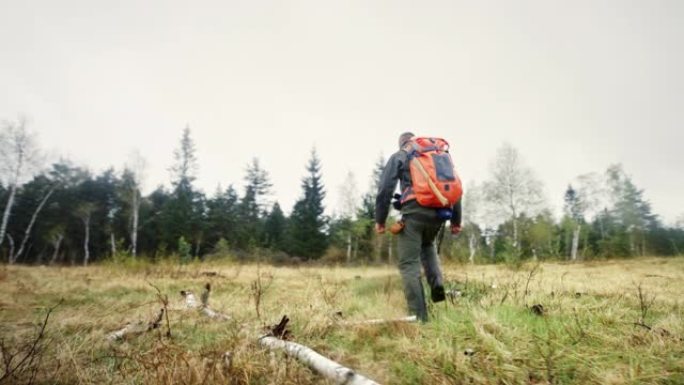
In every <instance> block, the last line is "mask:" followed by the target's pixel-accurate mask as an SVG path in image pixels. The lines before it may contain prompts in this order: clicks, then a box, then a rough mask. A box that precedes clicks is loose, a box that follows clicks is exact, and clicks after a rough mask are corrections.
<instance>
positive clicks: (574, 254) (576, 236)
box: [570, 224, 582, 261]
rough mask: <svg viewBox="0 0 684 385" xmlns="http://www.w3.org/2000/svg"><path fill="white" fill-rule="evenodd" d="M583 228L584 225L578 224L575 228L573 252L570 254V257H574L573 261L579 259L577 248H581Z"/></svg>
mask: <svg viewBox="0 0 684 385" xmlns="http://www.w3.org/2000/svg"><path fill="white" fill-rule="evenodd" d="M581 230H582V225H580V224H577V227H576V228H575V231H574V232H573V234H572V253H571V255H570V259H572V260H573V261H576V260H577V249H578V248H579V238H580V231H581Z"/></svg>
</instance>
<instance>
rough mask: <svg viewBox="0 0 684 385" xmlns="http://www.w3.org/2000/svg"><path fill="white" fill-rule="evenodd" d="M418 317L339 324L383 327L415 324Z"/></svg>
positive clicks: (343, 322)
mask: <svg viewBox="0 0 684 385" xmlns="http://www.w3.org/2000/svg"><path fill="white" fill-rule="evenodd" d="M417 321H418V317H416V316H414V315H412V316H408V317H402V318H390V319H371V320H365V321H342V322H338V324H339V325H342V326H359V325H383V324H393V323H413V322H417Z"/></svg>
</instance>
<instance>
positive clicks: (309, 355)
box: [259, 316, 378, 385]
mask: <svg viewBox="0 0 684 385" xmlns="http://www.w3.org/2000/svg"><path fill="white" fill-rule="evenodd" d="M288 321H289V319H288V318H287V316H285V317H283V320H282V321H281V322H280V324H279V325H277V326H276V327H275V328H274V329H273V331H272V333H271V334H267V335H265V336H263V337H261V338H259V344H260V345H261V346H263V347H266V348H268V349H269V350H282V351H284V352H285V354H287V355H288V356H290V357H294V358H296V359H297V360H299V361H300V362H302V363H304V364H305V365H307V366H308V367H310V368H311V369H313V370H314V371H316V372H317V373H318V374H320V375H322V376H323V377H325V378H327V379H329V380H332V381H334V382H335V383H336V384H340V385H378V383H377V382H375V381H373V380H371V379H368V378H366V377H364V376H363V375H361V374H358V373H356V372H355V371H353V370H352V369H349V368H347V367H345V366H342V365H340V364H338V363H337V362H335V361H333V360H331V359H329V358H327V357H325V356H323V355H321V354H320V353H318V352H316V351H315V350H313V349H311V348H309V347H307V346H304V345H301V344H298V343H296V342H291V341H285V340H282V339H280V338H278V337H276V336H288V335H289V332H288V331H287V330H285V326H286V324H287V322H288Z"/></svg>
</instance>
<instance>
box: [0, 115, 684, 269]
mask: <svg viewBox="0 0 684 385" xmlns="http://www.w3.org/2000/svg"><path fill="white" fill-rule="evenodd" d="M40 150H41V149H40V148H39V146H38V144H37V141H36V137H35V136H34V135H33V134H31V132H30V130H28V129H27V127H26V122H25V120H22V119H18V120H17V121H6V122H4V123H3V125H2V127H1V131H0V157H2V159H1V161H2V169H1V170H0V173H1V176H2V183H1V184H0V202H1V204H2V206H0V207H2V210H3V211H2V214H3V215H2V222H1V223H0V255H1V256H2V258H3V260H4V261H5V262H8V263H26V264H88V263H89V262H94V261H102V260H107V259H114V260H122V259H150V260H160V259H165V258H178V259H179V260H180V261H190V260H193V259H200V260H202V259H206V258H224V257H230V258H234V259H237V260H252V259H255V258H260V259H261V260H267V261H270V262H274V263H287V262H294V261H309V260H322V261H327V262H347V263H365V262H392V261H393V260H395V259H396V256H395V253H396V251H395V250H396V248H395V247H396V245H395V244H396V240H395V239H394V236H393V235H391V234H384V235H376V234H375V233H374V231H373V211H374V205H375V191H376V189H377V181H378V179H379V177H380V174H381V173H382V169H383V166H384V159H382V157H380V158H379V159H378V161H377V162H376V164H375V165H369V167H373V176H372V180H371V181H370V183H369V185H368V188H367V189H366V191H365V192H364V193H359V192H358V191H357V187H356V182H355V180H354V176H353V174H351V173H350V174H349V175H348V176H347V178H346V180H345V181H344V183H343V185H342V186H340V187H339V188H340V189H341V195H342V198H343V199H342V202H341V203H340V204H339V205H338V206H339V208H338V210H337V211H336V214H335V215H333V216H326V215H325V206H324V205H325V204H326V201H325V198H326V187H325V186H324V185H323V181H322V165H321V161H320V159H319V157H318V155H317V153H316V151H315V150H312V152H311V157H310V159H309V161H308V162H307V164H306V165H303V167H302V175H303V176H302V179H301V194H300V197H299V199H298V200H297V201H296V203H295V204H294V206H293V208H292V211H291V213H290V214H289V215H286V214H285V213H284V212H283V210H282V209H281V206H280V204H279V203H278V201H277V200H276V199H274V198H273V197H274V196H275V194H274V191H273V186H272V184H271V182H270V179H269V174H268V172H267V170H265V169H263V168H262V167H261V165H260V163H259V161H258V159H257V158H254V159H253V160H252V161H251V162H250V163H248V165H247V167H246V169H245V175H244V181H243V182H244V183H243V185H244V187H243V188H242V189H240V190H239V191H238V190H237V189H236V188H234V187H233V185H228V187H226V188H219V189H217V191H215V192H214V193H213V194H211V195H207V194H205V193H204V192H202V191H200V190H199V189H197V188H196V187H195V185H194V182H195V177H196V174H197V171H198V164H197V159H196V156H195V145H194V143H193V140H192V137H191V132H190V130H189V128H186V129H185V130H184V131H183V134H182V137H181V139H180V141H179V144H178V147H177V149H176V151H175V152H174V161H173V165H172V167H171V170H172V180H171V187H170V188H166V187H163V186H160V187H158V188H156V189H155V190H154V191H153V192H151V193H150V194H148V195H144V196H143V195H142V193H141V185H142V178H143V175H144V168H145V167H144V164H145V162H144V159H143V157H142V156H140V155H134V156H131V159H130V160H129V162H128V163H127V165H126V166H125V167H124V168H123V170H122V171H120V172H117V171H116V170H115V169H113V168H111V169H108V170H105V171H103V172H101V173H99V174H93V173H91V172H90V171H89V170H88V169H87V168H84V167H82V166H79V165H74V164H73V163H71V162H70V161H68V160H59V161H57V162H53V163H52V164H50V165H49V166H45V165H44V164H43V163H45V162H44V161H43V160H42V157H41V151H40ZM569 182H570V183H569V186H568V188H567V191H566V193H565V195H564V196H563V197H558V199H563V200H564V210H563V216H562V217H561V218H560V219H557V218H556V217H555V216H554V215H553V214H552V212H551V211H550V210H549V209H548V208H547V202H546V201H545V197H544V194H543V188H542V183H541V182H540V181H539V180H537V179H536V177H535V176H534V173H533V171H532V169H531V168H529V167H528V166H527V165H526V164H525V163H524V162H523V160H522V158H521V156H520V154H519V152H518V151H517V150H516V149H515V148H514V147H512V146H511V145H509V144H504V145H503V146H502V147H500V148H499V149H498V151H497V153H496V158H495V159H493V160H492V163H491V167H490V175H488V177H487V179H485V180H484V181H482V182H481V183H476V182H467V183H465V191H466V193H465V196H464V198H463V210H464V213H463V217H464V222H463V232H462V234H461V235H460V236H458V237H452V236H450V235H445V236H443V237H440V242H439V243H440V249H441V250H440V251H441V255H442V257H443V258H447V259H458V260H462V261H467V260H470V261H471V262H499V261H509V262H510V261H522V260H525V259H529V258H538V259H548V258H553V259H593V258H611V257H630V256H641V255H678V254H680V253H681V251H682V250H684V229H683V227H684V226H682V222H681V221H680V222H678V224H677V225H675V226H672V227H668V226H665V225H663V223H661V221H660V220H659V219H658V217H657V216H656V215H655V214H654V213H652V211H651V207H650V205H649V203H648V201H647V200H646V199H645V198H644V192H643V190H641V189H639V188H638V187H637V186H636V185H635V184H634V183H633V181H632V179H631V178H630V177H629V175H628V174H627V173H626V172H625V171H624V170H623V168H622V167H621V166H620V165H612V166H610V167H609V168H608V169H607V170H606V171H605V172H603V173H589V174H584V175H580V176H578V177H577V178H576V179H575V180H574V181H569ZM395 214H396V212H395ZM395 217H396V216H395ZM390 220H392V219H390Z"/></svg>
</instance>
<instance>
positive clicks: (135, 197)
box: [126, 151, 147, 257]
mask: <svg viewBox="0 0 684 385" xmlns="http://www.w3.org/2000/svg"><path fill="white" fill-rule="evenodd" d="M146 168H147V162H146V160H145V158H143V156H142V155H141V154H140V152H138V151H133V152H132V153H131V155H130V157H129V161H128V163H127V164H126V172H129V173H130V175H131V180H132V182H133V183H132V186H130V190H131V191H129V193H130V204H131V213H130V215H131V218H130V238H131V255H132V256H133V257H135V256H136V255H137V252H138V227H139V223H140V203H141V200H142V199H141V197H142V192H141V191H142V185H143V182H144V178H145V170H146Z"/></svg>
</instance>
